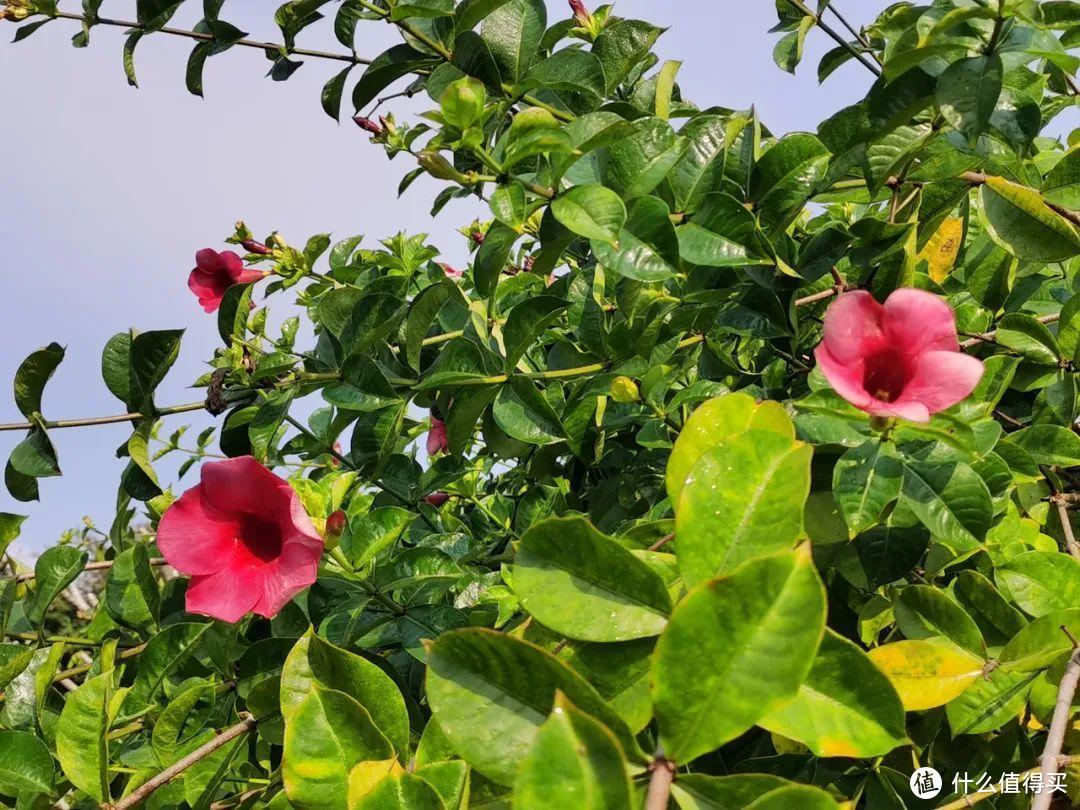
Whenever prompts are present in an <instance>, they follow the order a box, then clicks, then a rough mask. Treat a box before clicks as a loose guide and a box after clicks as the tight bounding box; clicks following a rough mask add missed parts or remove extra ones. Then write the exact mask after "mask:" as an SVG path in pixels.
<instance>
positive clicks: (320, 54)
mask: <svg viewBox="0 0 1080 810" xmlns="http://www.w3.org/2000/svg"><path fill="white" fill-rule="evenodd" d="M52 16H54V17H56V18H58V19H62V20H78V21H79V22H82V23H89V24H91V25H112V26H116V27H117V28H127V29H134V30H136V31H146V30H147V29H146V26H145V25H143V24H142V23H139V22H131V21H129V20H113V19H110V18H108V17H93V18H92V17H90V15H87V14H72V13H71V12H68V11H58V12H57V13H56V14H54V15H52ZM159 32H160V33H162V34H171V35H172V36H174V37H186V38H187V39H195V40H198V41H199V42H210V41H212V40H213V39H214V35H213V34H203V33H200V32H199V31H188V30H187V29H184V28H168V27H166V28H155V29H154V30H153V31H151V32H150V33H159ZM233 44H234V45H239V46H241V47H243V48H256V49H258V50H260V51H266V52H267V53H285V52H287V53H289V54H290V55H292V56H309V57H311V58H313V59H333V60H335V61H337V62H352V63H353V64H354V65H370V64H371V60H370V59H362V58H361V57H359V56H356V55H355V54H347V53H331V52H330V51H312V50H308V49H307V48H291V49H287V48H286V47H285V46H284V45H279V44H278V43H276V42H257V41H255V40H252V39H241V40H239V41H237V42H234V43H233Z"/></svg>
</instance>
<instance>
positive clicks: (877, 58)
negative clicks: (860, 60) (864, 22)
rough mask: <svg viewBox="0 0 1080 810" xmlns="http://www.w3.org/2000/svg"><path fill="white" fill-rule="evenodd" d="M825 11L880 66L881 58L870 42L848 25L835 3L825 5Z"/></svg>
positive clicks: (861, 33) (860, 32)
mask: <svg viewBox="0 0 1080 810" xmlns="http://www.w3.org/2000/svg"><path fill="white" fill-rule="evenodd" d="M825 10H826V11H831V12H832V13H833V16H834V17H836V19H838V20H839V21H840V22H841V24H842V25H843V26H844V28H846V29H847V30H848V31H850V32H851V35H852V36H853V37H855V39H857V40H858V41H859V42H860V43H862V46H863V47H864V48H866V52H867V53H869V54H870V56H871V57H873V59H874V61H875V62H877V63H878V64H879V65H880V64H881V57H880V56H878V55H877V52H876V51H875V50H874V48H873V46H872V45H871V44H870V40H868V39H867V38H866V36H865V35H864V34H863V32H862V31H859V30H858V29H856V28H855V26H853V25H852V24H851V23H849V22H848V21H847V18H846V17H844V15H843V14H841V13H840V12H839V11H837V9H836V4H835V3H829V5H827V6H826V7H825Z"/></svg>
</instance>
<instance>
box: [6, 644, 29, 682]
mask: <svg viewBox="0 0 1080 810" xmlns="http://www.w3.org/2000/svg"><path fill="white" fill-rule="evenodd" d="M33 657H34V650H33V648H32V647H25V646H23V645H22V644H0V689H3V688H4V687H5V686H7V685H8V684H9V683H11V682H12V681H13V680H14V679H15V678H17V677H18V676H19V675H20V674H21V673H22V672H23V670H25V669H26V667H27V666H28V665H29V664H30V660H31V659H32V658H33Z"/></svg>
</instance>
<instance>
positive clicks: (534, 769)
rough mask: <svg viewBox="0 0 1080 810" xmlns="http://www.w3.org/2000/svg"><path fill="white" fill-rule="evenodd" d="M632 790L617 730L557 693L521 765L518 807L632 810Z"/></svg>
mask: <svg viewBox="0 0 1080 810" xmlns="http://www.w3.org/2000/svg"><path fill="white" fill-rule="evenodd" d="M633 795H634V788H633V785H632V784H631V782H630V772H629V766H628V764H627V762H626V760H625V758H624V757H623V752H622V748H621V746H620V745H619V741H618V740H617V739H616V738H615V735H613V734H612V733H611V732H610V731H609V730H608V729H606V728H605V727H604V726H603V724H601V723H599V722H597V721H596V720H595V719H593V718H592V717H590V716H589V715H587V714H585V713H584V712H582V711H580V710H578V709H577V708H576V707H575V706H573V704H571V703H570V702H569V701H567V700H566V699H565V698H564V697H563V696H562V695H561V694H560V695H558V696H557V697H556V700H555V708H554V709H553V710H552V712H551V716H550V717H549V718H548V719H547V720H546V721H545V722H544V724H543V725H542V726H540V730H539V731H538V732H537V734H536V738H535V740H534V741H533V744H532V748H530V749H529V752H528V754H527V755H526V756H525V759H524V760H523V761H522V763H521V767H520V769H519V770H518V775H517V779H516V780H515V782H514V807H515V808H520V809H521V810H564V809H565V808H567V807H574V808H581V810H630V808H631V806H632V800H633Z"/></svg>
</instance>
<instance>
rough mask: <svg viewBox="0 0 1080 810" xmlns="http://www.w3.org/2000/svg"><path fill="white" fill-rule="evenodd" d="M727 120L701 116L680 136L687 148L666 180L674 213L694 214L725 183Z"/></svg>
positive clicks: (686, 127) (682, 131)
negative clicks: (672, 196) (707, 196)
mask: <svg viewBox="0 0 1080 810" xmlns="http://www.w3.org/2000/svg"><path fill="white" fill-rule="evenodd" d="M727 128H728V119H727V118H725V117H724V116H720V115H701V116H698V117H697V118H693V119H691V120H690V121H688V122H687V124H686V126H684V127H683V128H682V130H681V131H680V132H679V134H680V135H681V136H682V137H683V138H685V139H686V144H687V148H686V151H685V152H683V154H682V156H681V157H680V158H679V160H678V161H677V162H676V163H675V165H674V167H672V169H671V172H670V173H669V174H668V176H667V181H668V183H669V184H670V186H671V191H672V193H673V194H674V198H675V210H676V211H680V212H685V213H693V212H694V211H696V210H697V209H698V207H699V206H700V205H701V203H702V201H703V200H704V199H705V196H706V195H707V194H709V193H710V192H712V191H715V190H716V189H717V188H719V187H720V186H721V184H722V182H723V177H724V164H725V161H726V157H727V152H726V147H727Z"/></svg>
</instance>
